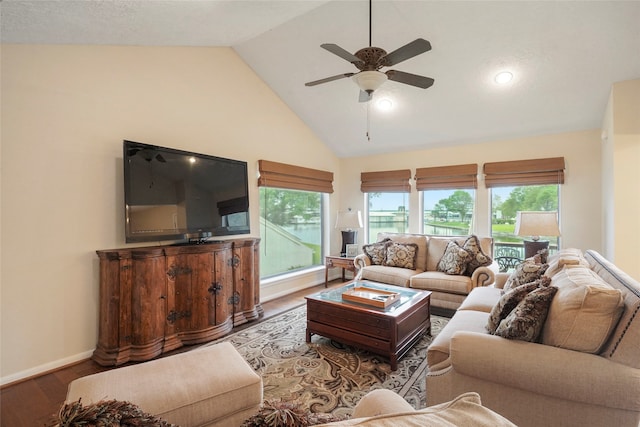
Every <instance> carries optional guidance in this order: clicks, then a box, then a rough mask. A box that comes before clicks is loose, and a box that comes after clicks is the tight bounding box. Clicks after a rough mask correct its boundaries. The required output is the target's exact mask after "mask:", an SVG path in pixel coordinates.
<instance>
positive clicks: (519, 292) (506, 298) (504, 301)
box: [487, 280, 539, 334]
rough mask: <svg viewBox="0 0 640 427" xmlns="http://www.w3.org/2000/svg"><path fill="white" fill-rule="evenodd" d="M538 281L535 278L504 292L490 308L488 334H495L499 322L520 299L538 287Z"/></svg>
mask: <svg viewBox="0 0 640 427" xmlns="http://www.w3.org/2000/svg"><path fill="white" fill-rule="evenodd" d="M538 283H539V282H538V281H537V280H536V281H535V282H531V283H525V284H524V285H520V286H518V287H517V288H513V289H511V290H510V291H508V292H505V293H504V295H502V297H500V299H499V300H498V302H497V303H496V305H494V306H493V308H492V309H491V313H490V314H489V320H488V321H487V331H489V333H490V334H495V332H496V329H497V328H498V325H499V324H500V322H501V321H502V320H504V319H505V318H506V317H507V316H508V315H509V313H511V312H512V311H513V309H514V308H516V307H517V306H518V304H519V303H520V301H522V300H523V299H524V297H526V296H527V295H528V294H529V292H531V291H533V290H534V289H537V288H538Z"/></svg>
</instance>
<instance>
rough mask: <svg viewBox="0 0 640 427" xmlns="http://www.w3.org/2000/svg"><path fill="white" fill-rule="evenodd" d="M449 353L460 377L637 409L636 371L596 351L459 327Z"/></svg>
mask: <svg viewBox="0 0 640 427" xmlns="http://www.w3.org/2000/svg"><path fill="white" fill-rule="evenodd" d="M449 355H450V356H449V359H448V360H449V365H450V369H453V370H454V371H456V372H458V373H459V374H461V375H466V376H469V377H474V378H478V379H482V380H486V381H487V382H492V383H499V384H504V385H506V386H509V387H514V388H518V389H521V390H526V391H529V392H532V393H535V394H542V395H546V396H551V397H554V398H561V399H568V400H572V401H577V402H583V403H586V404H591V405H600V406H606V407H612V408H619V409H625V410H631V411H640V369H635V368H631V367H629V366H625V365H622V364H619V363H615V362H612V361H610V360H608V359H605V358H604V357H601V356H598V355H594V354H589V353H581V352H577V351H572V350H565V349H561V348H558V347H552V346H547V345H543V344H537V343H530V342H525V341H517V340H508V339H505V338H501V337H497V336H495V335H489V334H481V333H476V332H463V331H460V332H456V333H455V334H454V335H453V337H452V338H451V347H450V353H449ZM443 365H444V363H443V364H442V365H441V366H443ZM441 366H438V367H441ZM444 369H449V368H444ZM433 374H434V375H437V373H436V372H434V373H433Z"/></svg>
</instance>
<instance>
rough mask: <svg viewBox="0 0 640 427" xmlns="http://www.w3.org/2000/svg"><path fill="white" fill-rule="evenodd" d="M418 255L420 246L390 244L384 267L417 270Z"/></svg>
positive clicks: (413, 244)
mask: <svg viewBox="0 0 640 427" xmlns="http://www.w3.org/2000/svg"><path fill="white" fill-rule="evenodd" d="M417 255H418V245H416V244H415V243H398V242H389V243H388V244H387V255H386V258H385V261H384V265H386V266H389V267H400V268H408V269H409V270H413V269H415V268H416V267H415V266H416V257H417Z"/></svg>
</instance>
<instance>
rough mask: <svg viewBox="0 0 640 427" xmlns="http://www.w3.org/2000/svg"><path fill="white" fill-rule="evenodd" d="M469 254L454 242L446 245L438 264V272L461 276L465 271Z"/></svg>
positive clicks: (469, 257)
mask: <svg viewBox="0 0 640 427" xmlns="http://www.w3.org/2000/svg"><path fill="white" fill-rule="evenodd" d="M470 259H471V254H469V252H467V251H465V250H464V249H462V248H461V247H460V245H458V244H457V243H456V242H455V241H454V240H451V241H450V242H449V243H448V244H447V248H446V249H445V250H444V255H442V258H441V259H440V262H439V263H438V271H442V272H443V273H447V274H453V275H461V274H463V273H464V272H465V270H466V269H467V264H468V263H469V260H470Z"/></svg>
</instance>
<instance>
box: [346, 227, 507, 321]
mask: <svg viewBox="0 0 640 427" xmlns="http://www.w3.org/2000/svg"><path fill="white" fill-rule="evenodd" d="M363 251H364V253H362V254H360V255H358V256H357V257H356V258H355V259H354V264H355V266H356V269H357V270H358V272H357V274H356V280H371V281H373V282H380V283H387V284H391V285H396V286H404V287H410V288H415V289H420V290H427V291H431V292H432V293H431V307H437V308H442V309H448V310H455V309H457V308H458V307H459V306H460V304H461V303H462V302H463V301H464V299H465V298H466V297H467V295H468V294H469V292H471V290H472V289H474V288H477V287H481V286H487V285H490V284H492V283H493V282H494V279H495V274H497V273H498V272H499V266H498V263H497V262H495V261H494V260H493V259H492V254H493V239H492V238H490V237H476V236H455V237H448V236H447V237H444V236H430V235H426V234H409V233H379V234H378V237H377V242H376V243H374V244H371V245H364V246H363ZM458 252H459V254H461V255H462V256H463V257H465V258H464V259H463V260H462V262H455V261H456V260H457V257H458ZM445 253H448V254H450V255H452V256H450V257H448V258H447V259H449V260H450V261H452V262H449V263H448V264H447V265H446V267H447V268H439V267H442V265H441V261H442V260H443V257H445ZM453 255H455V256H453ZM454 258H455V259H454ZM443 270H446V271H443Z"/></svg>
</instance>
